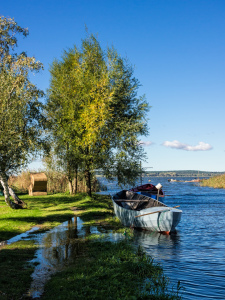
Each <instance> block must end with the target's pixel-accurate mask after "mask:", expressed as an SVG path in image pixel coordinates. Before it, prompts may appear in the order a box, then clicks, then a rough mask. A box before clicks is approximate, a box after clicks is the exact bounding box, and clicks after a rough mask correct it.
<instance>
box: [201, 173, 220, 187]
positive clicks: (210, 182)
mask: <svg viewBox="0 0 225 300" xmlns="http://www.w3.org/2000/svg"><path fill="white" fill-rule="evenodd" d="M200 184H201V186H208V187H213V188H216V189H225V174H223V175H219V176H214V177H211V178H209V179H203V180H202V181H201V183H200Z"/></svg>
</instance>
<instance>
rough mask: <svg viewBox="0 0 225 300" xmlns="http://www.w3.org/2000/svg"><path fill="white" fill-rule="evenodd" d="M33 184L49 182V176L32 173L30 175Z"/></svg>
mask: <svg viewBox="0 0 225 300" xmlns="http://www.w3.org/2000/svg"><path fill="white" fill-rule="evenodd" d="M30 177H31V181H32V183H33V182H34V181H47V176H46V175H45V173H32V174H30Z"/></svg>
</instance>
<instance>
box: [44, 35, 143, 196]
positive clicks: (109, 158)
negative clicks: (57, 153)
mask: <svg viewBox="0 0 225 300" xmlns="http://www.w3.org/2000/svg"><path fill="white" fill-rule="evenodd" d="M50 72H51V82H50V88H49V92H48V103H47V104H48V105H47V107H48V116H49V119H50V120H51V123H52V130H53V135H54V136H55V137H57V138H59V141H60V142H61V144H64V145H65V144H66V143H68V144H69V148H70V149H72V150H73V151H74V153H76V157H77V158H78V159H79V162H80V163H81V164H82V166H83V168H84V172H85V175H86V183H87V187H88V193H89V194H90V195H91V174H92V172H93V171H94V169H96V168H101V169H103V170H104V173H105V175H106V176H107V177H108V178H110V177H112V176H117V178H118V181H119V183H126V182H127V181H129V182H130V181H134V180H135V179H136V178H137V176H138V173H137V170H138V168H139V160H140V159H143V158H144V153H143V151H142V148H140V145H139V139H138V137H139V136H140V135H145V134H147V125H146V124H147V123H146V120H145V119H144V115H145V112H146V111H147V110H148V105H147V103H146V101H145V98H144V97H139V98H138V97H137V89H138V87H139V82H138V80H136V79H135V78H134V77H133V68H132V67H131V66H130V65H129V64H128V63H127V62H126V60H125V59H122V58H121V57H120V56H119V55H118V54H117V52H116V51H115V49H113V48H109V49H108V50H107V51H103V50H102V49H101V47H100V44H99V43H98V41H97V39H96V38H95V37H94V36H93V35H90V36H88V37H87V38H86V39H85V40H83V41H82V46H81V49H80V50H79V49H78V48H77V47H74V48H73V49H70V50H69V51H65V52H64V55H63V57H62V59H61V60H56V61H54V62H53V64H52V67H51V70H50ZM135 171H136V172H135Z"/></svg>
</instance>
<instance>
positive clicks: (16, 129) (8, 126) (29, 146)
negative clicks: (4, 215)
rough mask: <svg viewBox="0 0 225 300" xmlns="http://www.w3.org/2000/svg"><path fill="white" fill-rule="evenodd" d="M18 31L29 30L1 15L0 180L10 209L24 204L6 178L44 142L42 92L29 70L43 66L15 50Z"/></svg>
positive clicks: (25, 31) (24, 162)
mask: <svg viewBox="0 0 225 300" xmlns="http://www.w3.org/2000/svg"><path fill="white" fill-rule="evenodd" d="M19 34H21V35H23V36H24V37H26V36H27V35H28V30H27V29H26V28H21V27H20V26H19V25H18V24H17V23H16V22H15V21H14V19H11V18H6V17H3V16H0V183H1V185H2V186H3V188H4V195H5V201H6V203H7V204H8V205H9V206H10V207H11V208H19V207H21V206H22V204H23V203H22V201H20V200H19V198H18V197H16V195H15V194H14V193H13V191H12V190H11V189H10V188H9V186H8V180H7V179H8V177H9V176H10V174H12V172H17V171H18V170H19V169H20V168H21V167H22V166H25V165H26V164H27V163H28V162H29V160H30V158H31V156H32V155H34V154H35V153H37V151H39V150H40V149H41V148H42V147H43V145H45V138H44V137H43V129H44V126H45V118H44V115H43V113H42V112H43V104H42V103H41V102H40V101H39V98H40V97H42V96H43V94H44V93H43V91H41V90H39V89H38V88H37V87H36V86H35V85H34V84H32V83H31V81H30V79H29V75H30V72H38V71H39V70H41V69H43V65H42V64H41V63H40V62H39V61H36V60H35V58H34V57H28V56H27V54H26V53H25V52H22V53H19V54H18V53H16V52H15V47H16V46H17V36H18V35H19ZM10 194H11V196H12V197H13V199H14V201H12V200H11V199H10Z"/></svg>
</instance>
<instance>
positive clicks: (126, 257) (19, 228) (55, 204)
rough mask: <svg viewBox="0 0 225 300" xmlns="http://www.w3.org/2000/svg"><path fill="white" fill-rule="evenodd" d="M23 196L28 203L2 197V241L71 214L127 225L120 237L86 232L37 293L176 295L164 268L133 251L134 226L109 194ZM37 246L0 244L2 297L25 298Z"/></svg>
mask: <svg viewBox="0 0 225 300" xmlns="http://www.w3.org/2000/svg"><path fill="white" fill-rule="evenodd" d="M21 198H22V199H23V200H24V201H25V202H26V203H27V209H19V210H12V209H10V208H9V207H7V206H6V204H5V202H4V198H3V197H0V237H1V238H0V241H3V240H7V239H9V238H11V237H13V236H15V235H17V234H20V233H22V232H25V231H27V230H29V229H31V228H32V227H33V226H39V228H40V230H47V229H51V228H52V227H54V226H57V225H59V224H60V223H62V222H63V221H66V220H68V219H70V218H71V217H72V216H74V215H78V216H79V217H81V218H82V220H83V221H84V222H85V224H86V225H101V227H105V228H107V229H112V230H114V231H117V232H119V231H120V232H124V231H126V237H127V238H126V239H125V241H123V242H117V243H112V242H106V241H103V240H101V238H100V237H99V236H94V235H93V236H90V237H89V238H86V239H84V240H82V241H80V240H79V239H78V240H77V241H75V242H76V243H78V247H77V249H78V250H79V251H77V252H76V256H75V257H74V260H73V261H72V263H71V264H70V266H69V267H68V266H67V267H65V269H64V270H63V271H62V272H59V273H57V274H56V275H55V276H53V277H52V279H51V280H50V281H49V282H48V283H47V285H46V289H45V293H44V295H43V297H41V299H42V298H43V299H53V298H54V299H179V297H178V296H177V295H176V294H171V293H168V290H167V284H168V283H167V279H166V278H165V276H164V275H163V271H162V269H161V268H160V267H159V266H158V265H156V264H154V263H153V261H152V259H151V258H149V257H148V256H147V255H145V254H144V253H143V252H142V251H141V250H140V249H139V250H138V251H137V252H136V253H135V250H134V249H133V248H132V246H131V243H130V242H129V241H130V239H131V238H132V231H130V230H129V229H126V230H125V229H124V228H123V227H122V225H121V223H120V222H119V220H118V219H117V218H115V217H114V214H113V207H112V202H111V199H110V198H109V197H107V196H101V195H93V197H92V198H90V197H89V196H87V195H86V194H78V195H75V196H70V195H64V194H56V195H48V196H41V197H39V196H34V197H31V196H28V195H23V196H21ZM36 248H37V246H36V245H35V244H34V241H19V242H17V243H14V244H12V245H9V246H3V247H2V248H1V249H0V263H1V264H0V274H4V276H1V280H0V300H6V299H7V300H8V299H10V300H18V299H27V291H28V288H29V286H30V283H31V277H30V275H31V273H32V272H33V270H34V265H30V264H29V263H28V261H30V260H31V259H32V258H33V257H34V253H35V250H36Z"/></svg>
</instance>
